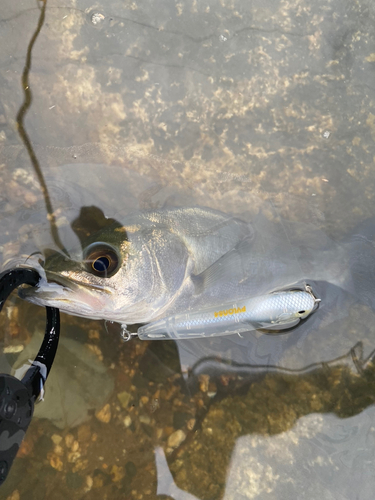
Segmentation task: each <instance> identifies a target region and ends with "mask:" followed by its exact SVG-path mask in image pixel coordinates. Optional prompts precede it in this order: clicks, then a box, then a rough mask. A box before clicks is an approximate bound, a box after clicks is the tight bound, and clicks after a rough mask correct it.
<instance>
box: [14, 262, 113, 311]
mask: <svg viewBox="0 0 375 500" xmlns="http://www.w3.org/2000/svg"><path fill="white" fill-rule="evenodd" d="M45 276H46V279H45V278H42V279H41V280H40V282H39V283H38V285H37V286H35V287H24V288H20V289H19V292H18V295H19V297H20V298H21V299H24V300H27V301H28V302H31V303H33V304H36V305H40V306H50V307H57V308H59V309H61V310H62V311H66V312H70V313H71V314H75V315H78V316H88V315H90V316H92V315H93V312H97V311H100V310H102V308H103V306H104V305H105V299H104V296H108V294H109V293H110V292H109V290H107V289H103V287H100V286H95V285H92V284H86V283H81V282H79V283H77V282H75V281H73V280H72V279H71V278H66V277H64V276H61V275H60V274H58V273H55V272H53V271H47V270H46V271H45ZM95 291H100V292H104V296H103V294H102V293H101V295H98V294H96V293H95Z"/></svg>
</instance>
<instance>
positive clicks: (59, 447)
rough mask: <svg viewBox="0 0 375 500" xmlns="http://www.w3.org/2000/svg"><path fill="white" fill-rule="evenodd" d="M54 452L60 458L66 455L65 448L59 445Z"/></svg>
mask: <svg viewBox="0 0 375 500" xmlns="http://www.w3.org/2000/svg"><path fill="white" fill-rule="evenodd" d="M53 452H54V453H55V454H56V455H57V456H58V457H62V456H63V455H64V450H63V447H62V446H60V445H59V444H57V445H55V447H54V449H53Z"/></svg>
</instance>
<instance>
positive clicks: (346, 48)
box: [0, 0, 375, 500]
mask: <svg viewBox="0 0 375 500" xmlns="http://www.w3.org/2000/svg"><path fill="white" fill-rule="evenodd" d="M40 6H41V4H40V5H39V7H40ZM374 10H375V8H374V6H373V4H372V3H371V2H366V1H362V0H361V1H360V2H357V3H355V4H353V3H350V2H344V3H343V2H339V1H338V0H332V1H330V2H321V1H318V2H314V3H313V4H309V3H307V2H304V1H299V0H296V1H292V2H286V1H268V2H267V1H266V2H264V1H263V2H258V1H252V2H243V1H239V0H238V1H237V0H232V1H228V2H227V1H222V2H220V3H219V2H210V1H209V2H206V3H197V2H195V1H191V2H190V1H182V2H179V3H176V2H172V1H169V0H164V1H163V2H162V4H161V3H160V2H153V1H151V2H150V1H147V2H142V1H140V2H130V1H128V2H117V1H110V2H105V3H102V4H101V3H96V4H90V3H88V2H84V1H80V0H78V1H76V2H65V3H64V4H61V3H59V2H58V1H50V0H48V2H47V6H46V16H45V20H44V21H43V23H41V24H40V33H39V34H38V35H37V38H36V41H35V44H33V45H32V42H33V34H34V33H36V29H37V26H38V20H39V19H40V14H41V11H40V9H38V8H37V6H36V4H35V3H34V2H26V3H23V5H22V7H20V6H18V5H16V4H14V3H12V2H8V1H6V2H5V4H4V5H3V9H2V13H1V15H0V27H1V30H0V185H1V192H0V207H1V216H0V217H1V218H0V250H1V263H2V264H4V263H5V262H6V261H7V260H8V259H9V258H14V257H18V256H28V255H30V254H31V253H32V252H34V251H37V250H40V249H41V248H56V246H58V242H56V238H54V237H53V235H51V228H50V224H49V222H48V221H47V220H46V209H45V199H44V197H43V195H42V192H41V187H40V180H38V178H37V176H36V174H35V170H34V169H35V164H36V165H37V166H39V167H40V170H41V172H42V174H43V176H44V179H45V181H46V185H47V188H48V193H49V196H50V200H51V204H52V207H53V209H54V210H55V217H56V223H57V226H58V228H59V230H58V236H59V238H60V239H61V241H62V242H63V243H64V244H65V245H66V246H67V247H74V246H75V245H76V244H77V241H78V237H77V234H78V233H79V231H78V233H77V224H78V226H79V225H81V226H83V227H85V224H87V222H88V221H87V219H86V220H85V219H84V217H83V216H82V213H81V209H82V207H89V206H95V207H97V208H98V209H100V210H102V211H103V213H104V214H105V215H106V216H107V217H113V218H115V219H116V220H121V218H122V217H123V216H124V215H126V214H127V213H130V212H131V211H134V210H143V209H149V208H161V207H163V206H174V205H178V206H191V205H199V206H208V207H211V208H214V209H218V210H222V211H223V212H226V213H230V214H234V215H241V216H243V217H245V218H246V219H247V220H248V219H251V218H252V217H253V216H254V215H256V214H257V213H258V210H259V209H261V210H262V212H263V213H264V214H265V215H266V216H267V217H270V218H272V217H274V216H275V214H276V217H277V218H282V219H283V220H285V221H292V222H293V223H298V224H297V225H296V226H294V225H288V224H289V223H288V222H285V224H284V225H283V226H282V227H283V228H284V229H285V237H286V240H287V241H288V242H289V244H290V246H291V249H292V251H293V249H294V248H295V245H294V240H293V237H292V236H293V234H297V235H298V237H299V238H300V239H301V238H305V239H306V248H307V249H308V250H309V252H310V255H313V261H314V265H315V269H319V264H320V263H322V266H324V265H326V263H327V259H326V252H327V251H328V250H329V248H330V242H331V241H335V242H338V245H339V248H342V246H343V245H345V242H346V241H347V239H345V238H346V235H350V234H352V233H353V232H354V234H358V235H360V236H361V235H362V236H364V237H366V238H369V234H370V233H371V227H372V226H371V225H370V230H369V229H368V228H367V229H366V227H365V226H363V225H362V226H361V224H362V223H363V222H364V221H366V220H367V219H369V218H372V217H374V215H375V209H374V194H375V189H374V180H375V169H374V158H375V147H374V134H375V112H373V107H374V97H375V87H374V84H373V81H374V64H375V63H374V61H375V49H374V34H375V33H374V31H375V28H374ZM28 47H29V49H30V50H29V52H30V53H31V69H30V71H29V76H28V85H27V86H28V87H29V88H28V89H27V90H26V92H25V93H23V90H22V84H21V77H22V73H23V71H24V67H25V64H26V62H27V52H28ZM24 81H25V80H24ZM25 102H26V103H28V104H30V107H29V108H27V109H26V108H25V109H24V115H22V113H21V118H20V115H18V118H19V120H18V122H19V124H20V123H21V127H20V126H18V128H17V124H16V121H17V120H16V119H17V114H18V113H19V110H20V109H22V104H23V103H25ZM22 124H23V127H22ZM23 131H24V132H23ZM25 137H26V139H25ZM28 141H29V142H28ZM27 144H29V149H27V147H26V145H27ZM33 154H34V155H35V157H34V159H33V156H32V155H33ZM96 214H98V216H99V212H96ZM80 215H81V216H80ZM77 219H78V222H76V223H75V225H74V224H73V222H74V221H77ZM294 227H297V228H298V229H297V230H296V232H295V233H293V231H294V229H293V228H294ZM72 228H73V229H74V228H75V229H76V231H74V230H72ZM372 234H373V233H372ZM349 239H350V238H349ZM352 248H353V251H352V253H351V254H350V255H353V254H354V253H355V252H356V251H355V247H352ZM361 250H362V247H360V248H359V249H358V251H357V252H356V255H359V254H360V251H361ZM369 255H370V257H368V258H367V257H366V256H363V259H362V260H361V262H362V263H364V267H363V266H362V268H361V272H364V273H366V270H367V269H368V273H371V272H372V269H371V266H372V265H373V260H371V252H370V253H369ZM338 256H340V254H339V253H338ZM361 258H362V256H361ZM366 259H367V260H366ZM330 262H332V261H330ZM298 265H299V262H298V259H297V263H296V266H298ZM340 265H341V266H342V263H338V264H337V268H338V271H337V269H336V268H334V264H331V267H330V268H329V269H327V281H328V282H330V281H332V279H331V278H332V276H333V275H335V276H337V273H338V274H340V273H345V272H346V271H349V272H350V273H351V274H352V275H354V273H355V272H357V270H356V268H355V265H353V263H352V261H350V262H349V263H348V266H344V269H343V268H342V267H340ZM363 268H364V271H363ZM358 275H359V276H360V273H359V274H358V273H357V277H358ZM365 281H366V280H365ZM366 283H367V281H366ZM349 288H350V291H351V292H353V290H354V294H353V293H352V294H350V293H348V291H347V290H344V291H341V289H340V290H339V292H338V291H337V290H336V289H335V288H330V287H323V288H322V291H323V293H325V294H326V295H325V297H327V299H326V302H325V304H326V305H325V308H322V309H320V310H319V315H318V314H317V315H316V316H315V317H314V321H313V322H310V323H309V322H306V323H305V326H304V327H303V328H299V329H296V330H294V331H292V332H289V333H287V334H285V335H282V336H272V335H263V334H260V333H259V332H250V333H249V334H247V336H245V337H244V338H241V337H238V336H232V337H231V338H225V339H218V340H217V341H208V340H204V341H197V342H184V343H179V344H178V345H177V344H176V343H173V342H154V343H152V342H151V343H146V342H141V341H137V340H132V341H131V342H129V343H126V344H125V343H123V342H122V340H121V338H120V336H119V332H118V331H117V330H116V329H115V328H113V327H108V332H107V330H106V329H105V327H104V325H103V324H102V322H97V321H86V320H84V319H81V318H74V317H69V316H67V315H62V329H63V333H62V339H61V345H60V349H59V351H58V355H57V358H56V362H55V365H54V369H53V370H55V376H54V379H52V375H53V372H52V374H51V378H50V379H49V380H48V383H47V392H46V397H45V402H44V403H42V404H40V405H38V407H37V410H36V414H37V415H36V418H35V419H34V420H33V422H32V424H31V426H30V428H29V430H28V433H27V436H26V439H25V441H24V445H23V447H22V450H21V452H20V457H19V458H18V459H17V460H16V461H15V463H14V466H13V468H12V471H11V474H10V476H9V478H8V480H7V482H6V483H5V485H4V486H3V487H2V491H1V494H0V497H1V498H8V497H10V498H12V499H17V498H21V499H22V498H35V499H42V498H47V497H48V498H51V499H59V498H66V497H67V495H69V496H70V497H71V498H74V499H81V498H94V499H95V498H100V499H102V498H108V499H117V498H119V499H120V498H121V499H123V498H135V499H136V498H139V499H141V498H143V499H145V498H157V497H160V498H166V497H171V498H174V499H176V500H180V499H184V500H185V499H187V498H196V499H202V500H203V499H215V500H216V499H219V498H225V499H231V498H236V499H262V500H263V499H276V498H277V499H279V498H284V497H285V498H286V497H288V498H298V499H300V498H308V499H315V498H316V499H318V498H319V499H321V498H327V499H335V500H336V499H340V500H341V499H352V498H358V499H361V500H362V499H363V500H365V499H372V498H373V490H374V486H375V475H374V473H373V466H372V464H373V461H374V455H375V440H374V432H375V427H374V426H373V416H374V415H373V413H374V408H373V402H374V396H373V394H374V375H373V372H372V370H371V366H370V367H369V370H367V371H366V373H363V372H361V371H360V370H359V369H358V366H361V364H360V363H359V365H358V363H357V364H355V363H353V359H357V358H356V356H357V357H358V356H359V350H358V349H357V350H355V351H352V354H350V350H351V349H352V348H353V347H354V346H355V344H356V343H357V342H362V345H363V356H364V358H366V356H368V355H369V354H370V353H371V352H372V350H373V349H374V348H375V343H374V338H375V337H374V332H375V330H374V328H375V327H374V312H373V310H372V308H371V307H369V306H371V303H370V302H369V301H367V302H366V301H364V300H359V299H360V298H361V297H360V291H359V292H358V297H357V296H356V294H355V290H356V288H355V287H354V288H353V287H349ZM370 292H371V290H370ZM43 318H44V311H43V310H41V309H40V308H38V307H35V306H32V305H30V304H26V303H24V302H22V301H20V300H19V299H18V298H17V297H13V298H12V301H9V303H7V308H6V311H5V312H4V313H3V314H2V315H1V316H0V324H1V327H2V331H3V332H4V333H3V334H2V336H1V337H0V338H1V339H2V340H1V349H2V350H4V349H6V348H7V347H9V346H16V347H18V348H19V349H21V348H22V347H25V351H26V346H28V347H27V349H29V350H32V349H33V348H34V347H33V344H32V339H33V338H34V340H35V336H36V335H37V334H38V333H39V334H40V332H42V331H43ZM30 340H31V342H30ZM34 349H36V348H34ZM8 350H9V349H8ZM26 354H27V356H26ZM18 356H19V354H17V353H9V352H8V353H6V354H4V353H3V355H2V357H1V368H2V370H3V371H9V369H10V366H11V365H12V366H13V365H14V366H18V364H22V362H23V360H24V359H27V358H28V357H29V356H32V354H29V352H24V353H23V354H21V356H24V358H23V359H18V360H17V358H18ZM345 356H346V357H345ZM353 356H354V358H353ZM339 357H342V359H341V360H340V361H338V362H333V360H335V359H336V358H339ZM207 358H209V360H210V362H212V361H213V362H214V364H211V365H209V366H208V365H207V364H206V365H205V364H204V363H207V362H208V360H207ZM219 359H220V360H221V359H222V360H224V361H230V362H232V363H233V362H234V363H239V364H241V366H240V367H239V366H237V365H232V366H231V367H228V366H226V365H225V364H224V365H223V364H221V365H220V364H219V365H218V360H219ZM322 362H326V364H321V363H322ZM17 363H18V364H17ZM215 363H216V364H215ZM311 363H315V364H316V365H315V366H314V367H313V368H312V370H311V371H310V372H309V373H304V374H303V375H302V374H298V373H296V372H293V373H289V374H288V373H279V372H272V370H270V368H268V372H270V373H268V375H266V376H264V373H262V374H261V375H259V374H256V373H255V372H254V370H255V371H256V369H255V368H253V367H256V366H258V367H259V365H265V366H266V367H267V366H268V367H269V366H273V365H277V366H282V367H286V368H290V369H294V370H298V369H301V368H303V367H306V366H307V365H309V364H311ZM319 363H320V364H319ZM194 365H195V366H194ZM243 365H245V366H243ZM193 366H194V370H193V371H189V369H191V368H192V367H193ZM57 374H58V375H57ZM90 385H91V387H90V390H89V386H90ZM107 405H108V406H107ZM52 410H53V411H52Z"/></svg>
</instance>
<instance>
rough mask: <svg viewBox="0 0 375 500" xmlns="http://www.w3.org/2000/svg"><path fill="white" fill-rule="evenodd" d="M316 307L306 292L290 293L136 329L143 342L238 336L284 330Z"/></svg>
mask: <svg viewBox="0 0 375 500" xmlns="http://www.w3.org/2000/svg"><path fill="white" fill-rule="evenodd" d="M316 306H317V299H316V298H315V297H314V296H313V294H312V293H311V292H309V291H302V290H291V291H285V292H279V293H271V294H268V295H263V296H260V297H254V298H250V299H248V300H242V301H238V302H237V303H229V304H225V305H221V306H220V307H216V308H213V309H206V310H203V311H197V312H193V313H189V312H187V313H182V314H177V315H176V316H172V317H168V318H165V319H161V320H159V321H155V322H152V323H149V324H148V325H145V326H143V327H141V328H139V329H138V336H139V337H140V338H141V339H143V340H153V339H167V338H169V339H189V338H197V337H198V338H201V337H211V336H218V335H227V334H230V333H240V332H246V331H249V330H255V329H257V328H263V329H267V328H268V329H270V328H272V329H277V330H283V329H285V328H291V327H292V326H295V325H296V324H298V323H299V321H300V320H301V319H305V318H307V317H308V316H309V315H310V314H311V313H312V312H313V310H314V309H315V308H316Z"/></svg>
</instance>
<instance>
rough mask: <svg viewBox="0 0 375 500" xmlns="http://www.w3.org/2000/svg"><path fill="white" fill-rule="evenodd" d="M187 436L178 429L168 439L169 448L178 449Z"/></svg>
mask: <svg viewBox="0 0 375 500" xmlns="http://www.w3.org/2000/svg"><path fill="white" fill-rule="evenodd" d="M185 438H186V434H185V433H184V431H183V430H181V429H178V430H177V431H175V432H173V433H172V434H171V435H170V436H169V438H168V446H169V447H170V448H177V447H178V446H180V444H181V443H182V442H183V441H184V440H185Z"/></svg>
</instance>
